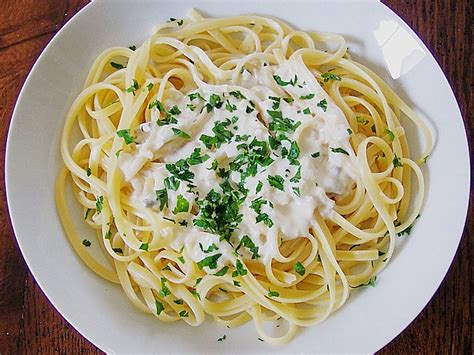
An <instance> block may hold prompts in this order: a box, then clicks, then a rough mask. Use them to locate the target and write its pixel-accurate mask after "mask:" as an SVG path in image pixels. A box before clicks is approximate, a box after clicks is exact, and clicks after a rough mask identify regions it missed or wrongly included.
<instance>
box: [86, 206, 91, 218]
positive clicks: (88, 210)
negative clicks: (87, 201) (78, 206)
mask: <svg viewBox="0 0 474 355" xmlns="http://www.w3.org/2000/svg"><path fill="white" fill-rule="evenodd" d="M91 211H92V208H88V209H87V210H86V213H85V214H84V219H87V216H89V213H90V212H91Z"/></svg>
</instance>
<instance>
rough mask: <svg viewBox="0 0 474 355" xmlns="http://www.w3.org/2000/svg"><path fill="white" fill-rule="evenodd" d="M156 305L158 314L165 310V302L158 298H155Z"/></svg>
mask: <svg viewBox="0 0 474 355" xmlns="http://www.w3.org/2000/svg"><path fill="white" fill-rule="evenodd" d="M155 305H156V314H157V315H160V314H161V312H163V311H164V309H165V307H164V306H163V303H161V302H160V301H158V300H155Z"/></svg>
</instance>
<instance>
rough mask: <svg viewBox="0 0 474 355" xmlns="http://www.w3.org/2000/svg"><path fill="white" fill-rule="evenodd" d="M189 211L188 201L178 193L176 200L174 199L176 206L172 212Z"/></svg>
mask: <svg viewBox="0 0 474 355" xmlns="http://www.w3.org/2000/svg"><path fill="white" fill-rule="evenodd" d="M188 211H189V202H188V200H186V199H185V198H184V197H183V195H181V194H180V195H178V200H177V201H176V207H175V209H174V210H173V214H178V213H180V212H188Z"/></svg>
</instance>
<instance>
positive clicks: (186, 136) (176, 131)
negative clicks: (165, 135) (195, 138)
mask: <svg viewBox="0 0 474 355" xmlns="http://www.w3.org/2000/svg"><path fill="white" fill-rule="evenodd" d="M171 129H172V130H173V133H174V135H175V136H178V137H180V138H183V139H190V138H191V136H190V135H189V134H187V133H186V132H183V131H182V130H180V129H179V128H174V127H173V128H171Z"/></svg>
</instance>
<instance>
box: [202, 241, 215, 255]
mask: <svg viewBox="0 0 474 355" xmlns="http://www.w3.org/2000/svg"><path fill="white" fill-rule="evenodd" d="M199 248H200V249H201V251H202V252H203V253H205V254H207V253H212V252H213V251H216V250H217V249H219V247H218V246H217V245H215V244H214V243H212V244H211V245H209V246H208V247H207V249H204V247H203V246H202V244H201V243H199Z"/></svg>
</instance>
